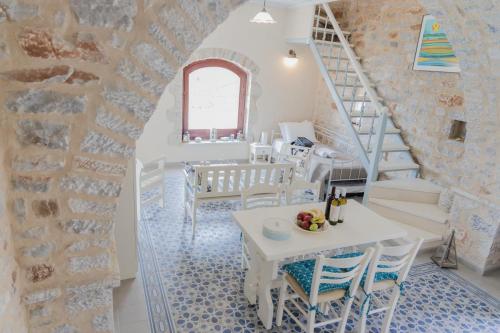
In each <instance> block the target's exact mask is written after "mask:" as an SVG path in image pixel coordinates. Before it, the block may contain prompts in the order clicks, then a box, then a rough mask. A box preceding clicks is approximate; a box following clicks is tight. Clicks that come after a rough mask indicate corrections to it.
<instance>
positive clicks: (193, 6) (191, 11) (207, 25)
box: [177, 0, 215, 35]
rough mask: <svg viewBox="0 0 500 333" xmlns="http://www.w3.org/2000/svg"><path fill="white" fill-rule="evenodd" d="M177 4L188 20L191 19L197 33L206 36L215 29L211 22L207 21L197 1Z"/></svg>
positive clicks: (179, 1) (205, 14) (179, 0)
mask: <svg viewBox="0 0 500 333" xmlns="http://www.w3.org/2000/svg"><path fill="white" fill-rule="evenodd" d="M177 3H178V4H179V6H181V8H182V9H183V10H184V12H186V13H187V15H188V16H189V18H191V22H193V24H194V25H195V26H196V28H197V29H198V31H201V32H203V33H204V34H205V35H208V34H209V32H211V31H212V30H214V29H215V24H214V23H213V22H212V20H210V19H208V17H207V13H205V12H203V9H205V8H204V6H201V5H200V3H199V2H198V1H196V0H177Z"/></svg>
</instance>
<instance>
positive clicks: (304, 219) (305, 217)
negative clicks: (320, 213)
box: [302, 214, 312, 222]
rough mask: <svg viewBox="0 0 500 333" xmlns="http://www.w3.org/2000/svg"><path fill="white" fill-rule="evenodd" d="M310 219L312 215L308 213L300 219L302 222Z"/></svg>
mask: <svg viewBox="0 0 500 333" xmlns="http://www.w3.org/2000/svg"><path fill="white" fill-rule="evenodd" d="M311 220H312V215H309V214H307V215H305V216H304V218H303V219H302V221H304V222H311Z"/></svg>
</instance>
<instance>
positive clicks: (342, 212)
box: [339, 188, 347, 223]
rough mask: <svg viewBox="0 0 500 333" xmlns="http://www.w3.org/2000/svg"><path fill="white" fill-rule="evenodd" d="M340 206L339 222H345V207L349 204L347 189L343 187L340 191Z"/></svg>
mask: <svg viewBox="0 0 500 333" xmlns="http://www.w3.org/2000/svg"><path fill="white" fill-rule="evenodd" d="M339 204H340V207H339V223H342V222H344V215H345V209H346V205H347V190H346V189H345V188H343V189H342V191H341V193H340V203H339Z"/></svg>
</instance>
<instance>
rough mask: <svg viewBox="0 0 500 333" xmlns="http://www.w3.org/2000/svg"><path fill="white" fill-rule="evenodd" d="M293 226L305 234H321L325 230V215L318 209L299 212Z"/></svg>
mask: <svg viewBox="0 0 500 333" xmlns="http://www.w3.org/2000/svg"><path fill="white" fill-rule="evenodd" d="M295 225H296V226H297V227H299V229H300V230H303V231H307V232H322V231H325V230H326V226H325V225H326V223H325V214H323V212H322V211H321V210H319V209H309V210H304V211H300V212H299V213H298V214H297V218H296V221H295Z"/></svg>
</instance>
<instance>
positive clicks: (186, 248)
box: [139, 169, 500, 333]
mask: <svg viewBox="0 0 500 333" xmlns="http://www.w3.org/2000/svg"><path fill="white" fill-rule="evenodd" d="M166 186H167V198H166V205H165V207H164V208H161V207H160V206H158V205H156V204H151V205H148V206H146V207H143V212H142V216H143V219H142V221H141V223H140V226H139V229H140V230H139V236H140V239H139V252H140V265H141V271H142V276H143V279H144V289H145V293H146V301H147V303H148V313H149V318H150V323H151V327H152V331H153V332H155V333H156V332H179V333H191V332H193V333H208V332H223V333H233V332H242V333H251V332H252V333H253V332H271V333H274V332H276V333H277V332H301V330H300V328H299V327H298V326H297V325H296V324H294V323H293V322H292V321H291V320H290V319H289V318H288V317H287V316H285V319H284V323H283V326H282V327H279V328H278V327H276V326H274V327H273V329H271V330H269V331H267V330H265V329H264V327H263V326H262V325H261V324H260V322H259V320H258V318H257V308H256V306H251V305H249V304H248V302H247V300H246V299H245V296H244V295H243V278H244V273H243V272H242V270H241V268H240V255H241V247H240V231H239V229H238V227H237V226H236V224H235V223H234V222H233V221H232V219H231V212H232V211H233V210H235V209H237V208H238V207H239V203H238V202H237V201H226V202H213V203H210V204H207V205H204V206H202V208H200V209H199V211H198V229H197V234H196V238H195V240H194V241H193V240H191V223H190V221H185V219H184V207H183V177H182V171H181V169H172V170H169V171H168V172H167V177H166ZM274 296H275V297H274V298H275V300H276V294H275V295H274ZM381 323H382V316H381V315H375V316H372V317H371V318H370V320H369V326H368V328H369V332H379V331H380V327H381V326H382V325H381ZM354 326H355V322H354V321H353V318H350V319H349V322H348V327H347V331H348V332H352V331H353V330H354ZM334 329H335V325H329V326H327V327H325V328H323V329H321V330H319V329H318V330H316V332H332V331H334ZM391 332H432V333H441V332H443V333H444V332H450V333H455V332H464V333H465V332H491V333H498V332H500V302H499V301H498V300H497V299H494V298H493V297H491V296H489V295H488V294H486V293H485V292H483V291H482V290H480V289H478V288H476V287H474V286H473V285H472V284H470V283H468V282H467V281H465V280H463V279H462V278H461V277H459V276H457V275H456V274H454V273H453V272H451V271H446V270H441V269H439V268H438V267H437V266H435V265H434V264H432V263H426V264H421V265H415V266H414V267H413V268H412V270H411V273H410V275H409V278H408V284H407V288H406V291H405V295H404V296H403V297H402V298H401V300H400V303H399V306H398V308H397V310H396V313H395V316H394V320H393V323H392V326H391Z"/></svg>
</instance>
